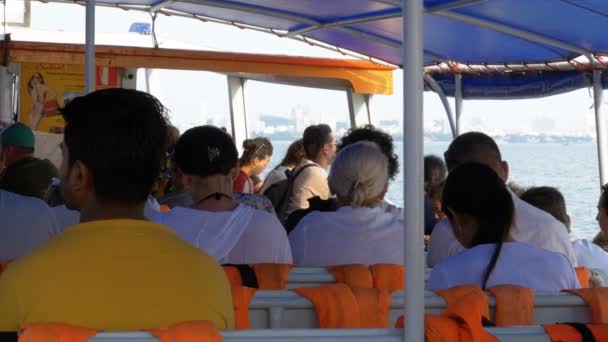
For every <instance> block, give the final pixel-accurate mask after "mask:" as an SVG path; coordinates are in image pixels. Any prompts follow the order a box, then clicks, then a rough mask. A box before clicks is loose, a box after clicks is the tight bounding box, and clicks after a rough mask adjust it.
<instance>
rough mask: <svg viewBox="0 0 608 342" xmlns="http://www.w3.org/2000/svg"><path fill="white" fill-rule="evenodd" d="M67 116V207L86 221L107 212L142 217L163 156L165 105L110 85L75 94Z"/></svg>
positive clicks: (64, 164) (64, 179)
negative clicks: (81, 94)
mask: <svg viewBox="0 0 608 342" xmlns="http://www.w3.org/2000/svg"><path fill="white" fill-rule="evenodd" d="M62 114H63V116H64V118H65V121H66V126H65V131H64V140H63V143H62V151H63V162H62V164H61V178H62V179H61V186H62V191H63V193H64V196H65V200H66V205H67V206H68V207H69V208H71V209H76V210H80V212H81V217H82V220H83V221H85V220H86V218H87V217H89V216H91V217H92V216H95V215H99V214H100V212H101V211H103V210H110V211H111V210H113V212H123V213H122V214H119V215H125V214H126V212H127V211H129V212H131V213H132V214H133V216H138V217H139V216H141V217H143V207H144V204H145V202H146V199H147V198H148V195H149V194H150V191H151V190H152V187H153V185H154V183H155V181H156V180H157V177H158V174H159V172H160V168H161V160H162V157H163V154H164V146H163V144H162V142H163V141H164V139H165V137H166V135H167V118H166V110H165V107H164V106H163V105H162V104H161V103H160V101H158V100H157V99H156V98H155V97H153V96H152V95H149V94H147V93H144V92H140V91H136V90H129V89H106V90H99V91H95V92H93V93H90V94H88V95H85V96H82V97H78V98H75V99H74V100H72V101H70V102H69V103H68V104H67V105H66V106H65V108H63V109H62ZM127 215H128V214H127Z"/></svg>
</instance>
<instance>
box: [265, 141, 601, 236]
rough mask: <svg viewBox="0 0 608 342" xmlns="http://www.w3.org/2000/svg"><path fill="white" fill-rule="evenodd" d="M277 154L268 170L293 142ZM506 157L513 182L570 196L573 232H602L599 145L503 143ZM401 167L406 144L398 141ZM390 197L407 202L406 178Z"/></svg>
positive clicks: (431, 147) (278, 144)
mask: <svg viewBox="0 0 608 342" xmlns="http://www.w3.org/2000/svg"><path fill="white" fill-rule="evenodd" d="M272 143H273V146H274V153H273V158H272V161H271V163H270V166H269V168H268V170H271V169H272V167H274V165H276V164H277V163H279V162H280V161H281V159H282V158H283V156H284V155H285V151H286V150H287V147H288V146H289V143H290V142H287V141H273V142H272ZM448 145H449V142H428V143H425V145H424V153H425V154H435V155H437V156H440V157H441V156H443V152H444V151H445V150H446V149H447V147H448ZM499 145H500V150H501V152H502V156H503V159H504V160H506V161H507V162H508V163H509V181H513V182H515V183H516V184H518V185H520V186H523V187H528V186H553V187H557V188H558V189H559V190H560V191H561V192H562V193H563V194H564V197H565V198H566V205H567V209H568V213H569V215H570V217H571V219H572V235H573V237H577V238H587V239H591V238H593V237H594V236H595V234H597V232H598V231H599V227H598V225H597V221H596V219H595V217H596V215H597V201H598V199H599V194H600V182H599V170H598V162H597V147H596V145H595V143H593V142H591V143H570V144H562V143H502V144H499ZM395 147H396V149H397V154H398V155H399V164H400V170H403V145H402V143H401V142H396V143H395ZM387 199H388V200H390V201H391V202H393V203H395V204H401V205H402V203H403V179H402V178H401V175H399V176H397V177H396V179H395V180H394V181H392V182H391V183H390V185H389V191H388V193H387Z"/></svg>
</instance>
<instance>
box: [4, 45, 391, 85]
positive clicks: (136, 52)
mask: <svg viewBox="0 0 608 342" xmlns="http://www.w3.org/2000/svg"><path fill="white" fill-rule="evenodd" d="M5 48H6V49H7V50H8V61H9V62H10V63H56V64H78V65H84V62H85V46H84V45H82V44H64V43H46V42H26V41H14V40H10V41H8V42H0V51H1V52H2V53H3V51H4V49H5ZM95 64H96V65H97V66H113V67H124V68H147V69H179V70H196V71H211V72H217V73H222V74H226V75H228V76H237V77H241V78H244V79H250V80H256V81H263V82H273V83H281V84H289V85H296V86H308V87H315V88H324V89H334V90H349V89H351V90H352V91H353V92H354V93H356V94H369V95H373V94H383V95H390V94H392V93H393V77H392V72H393V70H395V67H391V66H388V65H385V64H378V63H373V62H371V61H364V60H358V59H335V58H313V57H297V56H281V55H267V54H249V53H234V52H220V51H203V50H182V49H165V48H162V49H160V48H147V47H127V46H108V45H103V46H100V45H97V46H96V56H95Z"/></svg>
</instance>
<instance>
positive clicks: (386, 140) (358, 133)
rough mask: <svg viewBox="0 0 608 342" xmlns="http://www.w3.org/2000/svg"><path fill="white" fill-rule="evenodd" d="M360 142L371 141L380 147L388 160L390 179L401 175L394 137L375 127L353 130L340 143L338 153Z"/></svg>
mask: <svg viewBox="0 0 608 342" xmlns="http://www.w3.org/2000/svg"><path fill="white" fill-rule="evenodd" d="M359 141H371V142H374V143H376V144H377V145H378V147H380V150H381V151H382V153H384V155H385V156H386V158H388V177H389V178H390V179H391V180H394V179H395V177H396V176H397V174H398V173H399V157H398V156H397V154H396V153H395V146H394V145H393V137H392V136H391V135H390V134H388V133H386V132H384V131H383V130H381V129H378V128H376V127H374V126H373V125H366V126H364V127H360V128H353V129H350V130H349V131H348V132H347V133H346V135H344V136H343V137H342V139H340V143H338V152H340V151H341V150H342V149H343V148H345V147H346V146H348V145H351V144H354V143H357V142H359Z"/></svg>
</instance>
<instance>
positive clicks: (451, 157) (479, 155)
mask: <svg viewBox="0 0 608 342" xmlns="http://www.w3.org/2000/svg"><path fill="white" fill-rule="evenodd" d="M444 157H445V163H446V165H447V167H448V171H450V172H451V171H452V170H453V169H455V168H456V167H458V166H459V165H462V164H465V163H480V164H484V165H486V166H488V167H490V168H491V169H492V170H494V172H496V174H498V176H499V177H500V178H501V179H502V180H503V181H504V182H506V181H507V179H509V164H508V163H507V162H506V161H503V160H502V156H501V155H500V150H499V149H498V145H496V142H495V141H494V140H493V139H492V138H490V137H489V136H487V135H486V134H483V133H481V132H468V133H464V134H462V135H459V136H458V137H457V138H456V139H454V141H452V143H451V144H450V147H448V150H447V151H446V152H445V154H444Z"/></svg>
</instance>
